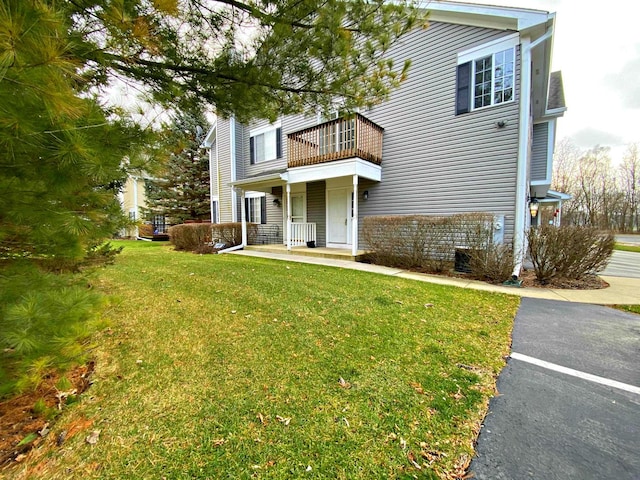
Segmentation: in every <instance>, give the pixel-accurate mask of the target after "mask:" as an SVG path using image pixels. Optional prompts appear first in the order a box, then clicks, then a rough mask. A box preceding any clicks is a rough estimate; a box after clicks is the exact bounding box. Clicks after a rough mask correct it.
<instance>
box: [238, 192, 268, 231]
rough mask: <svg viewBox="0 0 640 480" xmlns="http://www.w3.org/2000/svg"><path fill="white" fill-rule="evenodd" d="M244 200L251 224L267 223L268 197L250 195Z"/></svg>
mask: <svg viewBox="0 0 640 480" xmlns="http://www.w3.org/2000/svg"><path fill="white" fill-rule="evenodd" d="M249 195H251V196H247V197H246V198H245V199H244V202H245V204H244V206H245V211H246V216H247V222H249V223H261V224H263V225H264V224H265V223H267V197H266V196H265V195H264V194H262V195H260V194H257V195H256V194H249Z"/></svg>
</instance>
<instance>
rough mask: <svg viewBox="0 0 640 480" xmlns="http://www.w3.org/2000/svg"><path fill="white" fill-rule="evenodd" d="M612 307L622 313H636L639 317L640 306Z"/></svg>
mask: <svg viewBox="0 0 640 480" xmlns="http://www.w3.org/2000/svg"><path fill="white" fill-rule="evenodd" d="M613 307H614V308H617V309H618V310H622V311H624V312H631V313H637V314H638V315H640V305H614V306H613Z"/></svg>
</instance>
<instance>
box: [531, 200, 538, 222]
mask: <svg viewBox="0 0 640 480" xmlns="http://www.w3.org/2000/svg"><path fill="white" fill-rule="evenodd" d="M538 208H540V204H539V203H538V200H537V199H536V198H532V199H531V201H530V202H529V212H530V213H531V218H536V217H537V216H538Z"/></svg>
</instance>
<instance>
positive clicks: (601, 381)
mask: <svg viewBox="0 0 640 480" xmlns="http://www.w3.org/2000/svg"><path fill="white" fill-rule="evenodd" d="M511 358H514V359H516V360H520V361H521V362H526V363H531V364H532V365H537V366H539V367H542V368H546V369H548V370H553V371H555V372H560V373H564V374H566V375H571V376H572V377H578V378H582V379H583V380H588V381H590V382H595V383H599V384H601V385H607V386H609V387H613V388H618V389H620V390H624V391H626V392H631V393H636V394H638V395H640V387H635V386H633V385H629V384H627V383H622V382H617V381H615V380H611V379H609V378H604V377H599V376H597V375H591V374H590V373H585V372H581V371H579V370H574V369H573V368H567V367H563V366H562V365H556V364H555V363H550V362H545V361H544V360H540V359H538V358H533V357H530V356H528V355H522V354H521V353H516V352H513V353H511Z"/></svg>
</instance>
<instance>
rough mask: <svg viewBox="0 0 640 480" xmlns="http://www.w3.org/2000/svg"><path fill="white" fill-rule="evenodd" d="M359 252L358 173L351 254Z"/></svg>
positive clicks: (354, 184)
mask: <svg viewBox="0 0 640 480" xmlns="http://www.w3.org/2000/svg"><path fill="white" fill-rule="evenodd" d="M357 254H358V175H354V176H353V218H352V219H351V255H353V256H354V257H355V256H356V255H357Z"/></svg>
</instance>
